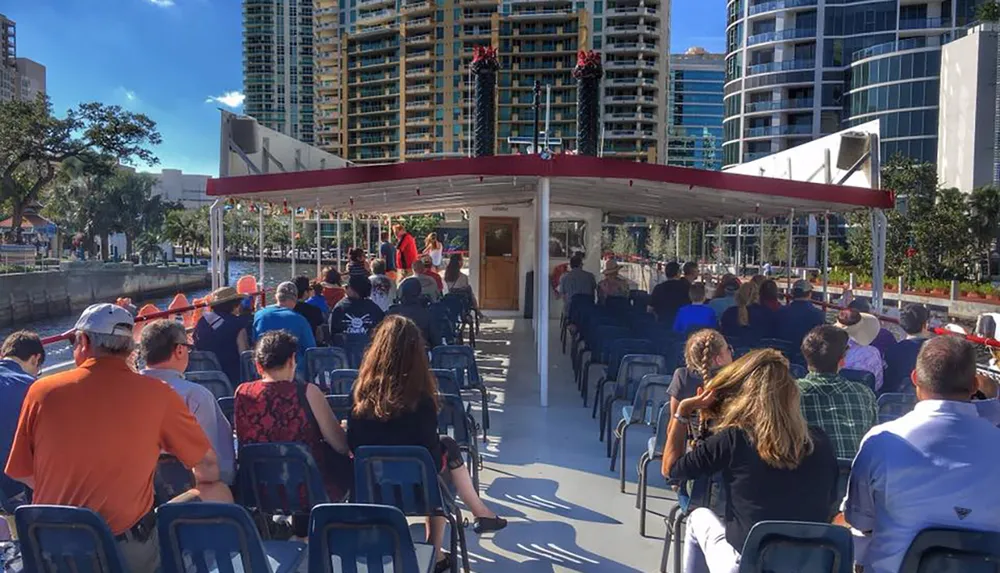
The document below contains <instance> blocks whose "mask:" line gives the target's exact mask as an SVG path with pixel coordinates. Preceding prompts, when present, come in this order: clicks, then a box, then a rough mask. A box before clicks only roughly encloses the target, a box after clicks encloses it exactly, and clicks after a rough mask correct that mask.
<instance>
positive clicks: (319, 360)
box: [306, 346, 351, 388]
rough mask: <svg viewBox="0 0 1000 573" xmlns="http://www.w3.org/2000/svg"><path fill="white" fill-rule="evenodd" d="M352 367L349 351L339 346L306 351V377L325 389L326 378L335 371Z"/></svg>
mask: <svg viewBox="0 0 1000 573" xmlns="http://www.w3.org/2000/svg"><path fill="white" fill-rule="evenodd" d="M350 367H351V361H350V359H349V358H348V356H347V351H346V350H344V349H343V348H341V347H339V346H321V347H317V348H309V349H307V350H306V376H307V377H308V378H309V381H310V382H312V383H314V384H317V385H319V387H320V388H323V387H324V381H325V376H326V375H327V374H328V373H329V372H333V371H334V370H342V369H347V368H350Z"/></svg>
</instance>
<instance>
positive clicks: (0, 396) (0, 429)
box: [0, 360, 35, 500]
mask: <svg viewBox="0 0 1000 573" xmlns="http://www.w3.org/2000/svg"><path fill="white" fill-rule="evenodd" d="M34 381H35V378H34V377H33V376H32V375H30V374H28V373H27V372H25V371H24V369H23V368H21V365H20V364H18V363H17V362H14V361H13V360H0V456H3V464H4V466H6V465H7V458H8V457H9V456H10V446H11V444H13V442H14V432H15V431H16V430H17V419H18V416H20V415H21V405H22V404H23V403H24V396H25V395H26V394H27V393H28V387H29V386H31V383H32V382H34ZM0 488H2V490H3V499H4V500H6V499H7V498H9V497H11V496H13V495H16V494H18V493H20V492H22V491H24V489H25V487H24V484H22V483H21V482H18V481H15V480H12V479H10V478H9V477H7V474H0Z"/></svg>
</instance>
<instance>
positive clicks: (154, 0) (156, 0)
mask: <svg viewBox="0 0 1000 573" xmlns="http://www.w3.org/2000/svg"><path fill="white" fill-rule="evenodd" d="M146 2H149V3H150V4H152V5H153V6H159V7H160V8H169V7H171V6H173V5H174V0H146Z"/></svg>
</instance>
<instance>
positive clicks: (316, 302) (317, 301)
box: [306, 294, 330, 317]
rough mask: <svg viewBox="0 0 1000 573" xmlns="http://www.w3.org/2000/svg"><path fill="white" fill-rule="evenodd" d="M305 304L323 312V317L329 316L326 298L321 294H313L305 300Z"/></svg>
mask: <svg viewBox="0 0 1000 573" xmlns="http://www.w3.org/2000/svg"><path fill="white" fill-rule="evenodd" d="M306 304H311V305H313V306H315V307H316V308H318V309H320V310H322V311H323V316H324V317H325V316H326V315H328V314H330V305H328V304H326V297H324V296H323V295H321V294H314V295H312V296H311V297H309V298H307V299H306Z"/></svg>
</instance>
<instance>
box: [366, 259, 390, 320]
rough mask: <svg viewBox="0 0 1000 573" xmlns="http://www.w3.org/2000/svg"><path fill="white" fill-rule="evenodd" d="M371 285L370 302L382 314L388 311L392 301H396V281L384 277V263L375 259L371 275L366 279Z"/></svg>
mask: <svg viewBox="0 0 1000 573" xmlns="http://www.w3.org/2000/svg"><path fill="white" fill-rule="evenodd" d="M368 281H369V282H370V283H371V284H372V294H371V299H372V302H374V303H375V304H377V305H378V307H379V309H381V310H382V312H385V311H387V310H389V307H390V306H392V303H393V301H394V300H396V281H394V280H392V279H391V278H389V276H388V275H386V270H385V261H383V260H382V259H375V260H374V261H372V274H371V276H370V277H368Z"/></svg>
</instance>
